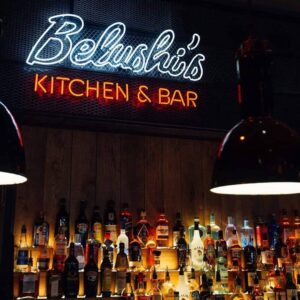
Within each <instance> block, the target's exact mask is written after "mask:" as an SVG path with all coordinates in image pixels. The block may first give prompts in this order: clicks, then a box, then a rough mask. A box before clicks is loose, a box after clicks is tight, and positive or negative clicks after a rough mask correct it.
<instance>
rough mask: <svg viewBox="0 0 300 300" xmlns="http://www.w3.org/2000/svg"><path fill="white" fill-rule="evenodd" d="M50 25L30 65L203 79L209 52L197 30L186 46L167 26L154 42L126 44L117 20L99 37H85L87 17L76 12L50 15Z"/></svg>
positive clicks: (35, 46) (123, 28)
mask: <svg viewBox="0 0 300 300" xmlns="http://www.w3.org/2000/svg"><path fill="white" fill-rule="evenodd" d="M48 21H49V23H50V25H49V26H48V28H47V29H46V30H45V31H44V33H43V34H42V35H41V36H40V38H39V39H38V40H37V41H36V43H35V45H34V46H33V47H32V49H31V51H30V53H29V55H28V57H27V60H26V63H27V64H29V65H45V66H55V65H61V64H71V66H76V67H85V66H92V67H93V70H98V71H101V70H103V69H104V68H106V67H110V68H112V69H114V70H116V69H117V68H121V69H123V70H126V71H128V72H130V73H132V74H136V75H147V74H153V73H159V74H164V75H165V74H167V75H168V76H170V77H171V78H176V79H178V80H187V81H199V80H201V78H202V76H203V67H202V62H203V61H204V60H205V56H204V55H203V54H202V53H199V52H198V50H197V49H198V46H199V43H200V36H199V34H197V33H194V34H193V36H192V39H191V42H190V43H189V44H188V45H186V46H185V47H179V48H178V49H177V50H172V49H173V48H174V40H175V33H174V31H173V30H170V29H167V30H165V31H163V32H162V33H161V34H160V35H159V36H158V37H157V38H156V39H155V40H154V41H153V43H152V44H151V45H150V44H149V45H147V44H146V43H140V44H138V45H135V46H133V45H125V41H124V36H125V34H126V26H125V24H124V23H121V22H116V23H113V24H112V25H110V26H108V27H107V28H106V29H105V30H104V31H103V32H102V34H100V35H98V36H99V38H98V39H93V38H82V37H83V34H82V33H83V30H84V21H83V19H82V18H81V17H79V16H77V15H73V14H62V15H56V16H52V17H50V18H49V20H48Z"/></svg>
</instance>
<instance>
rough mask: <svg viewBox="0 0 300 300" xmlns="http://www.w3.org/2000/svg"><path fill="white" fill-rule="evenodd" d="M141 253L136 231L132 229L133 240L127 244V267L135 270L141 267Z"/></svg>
mask: <svg viewBox="0 0 300 300" xmlns="http://www.w3.org/2000/svg"><path fill="white" fill-rule="evenodd" d="M141 261H142V251H141V244H140V242H139V240H138V239H137V230H136V228H134V233H133V240H132V241H131V242H130V244H129V267H130V268H131V269H132V270H135V269H137V268H139V267H140V266H141Z"/></svg>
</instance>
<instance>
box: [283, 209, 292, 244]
mask: <svg viewBox="0 0 300 300" xmlns="http://www.w3.org/2000/svg"><path fill="white" fill-rule="evenodd" d="M280 226H281V233H282V235H281V238H282V240H283V242H284V243H285V244H286V243H287V241H288V239H289V238H290V236H292V234H293V233H292V226H291V224H290V220H289V218H288V215H287V211H286V209H282V211H281V219H280Z"/></svg>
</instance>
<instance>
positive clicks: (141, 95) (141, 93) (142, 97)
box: [137, 85, 151, 103]
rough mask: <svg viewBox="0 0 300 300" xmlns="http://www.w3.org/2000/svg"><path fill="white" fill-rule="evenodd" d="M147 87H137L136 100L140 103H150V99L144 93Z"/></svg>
mask: <svg viewBox="0 0 300 300" xmlns="http://www.w3.org/2000/svg"><path fill="white" fill-rule="evenodd" d="M148 89H149V88H148V86H147V85H140V86H139V92H138V94H137V97H138V100H139V101H140V102H142V103H144V102H149V103H151V99H150V98H149V97H148V96H147V95H146V93H145V92H146V91H148Z"/></svg>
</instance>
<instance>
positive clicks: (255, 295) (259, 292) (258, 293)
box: [251, 274, 264, 300]
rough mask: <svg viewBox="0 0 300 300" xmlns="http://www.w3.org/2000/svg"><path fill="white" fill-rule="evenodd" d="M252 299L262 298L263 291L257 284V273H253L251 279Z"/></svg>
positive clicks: (261, 299) (260, 299) (259, 299)
mask: <svg viewBox="0 0 300 300" xmlns="http://www.w3.org/2000/svg"><path fill="white" fill-rule="evenodd" d="M251 299H252V300H264V292H263V290H262V288H261V287H260V285H259V279H258V275H257V274H255V276H254V279H253V290H252V292H251Z"/></svg>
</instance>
